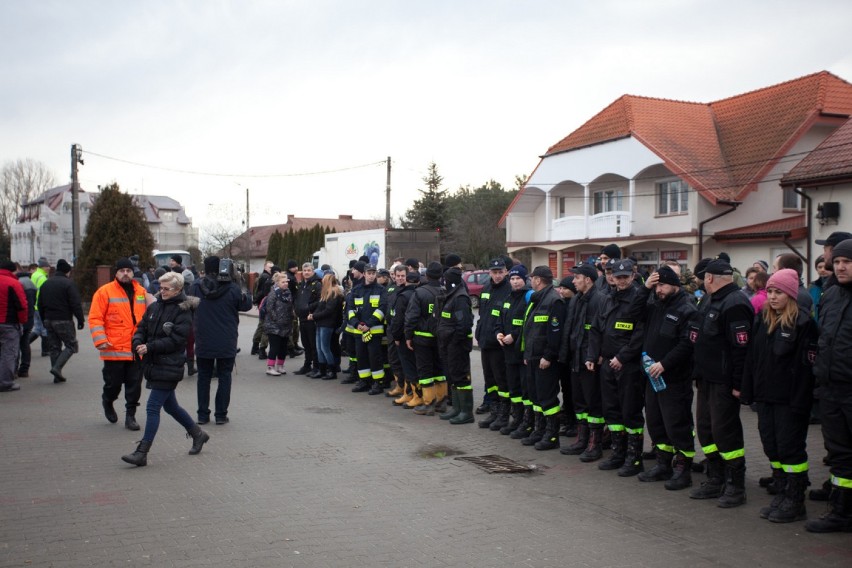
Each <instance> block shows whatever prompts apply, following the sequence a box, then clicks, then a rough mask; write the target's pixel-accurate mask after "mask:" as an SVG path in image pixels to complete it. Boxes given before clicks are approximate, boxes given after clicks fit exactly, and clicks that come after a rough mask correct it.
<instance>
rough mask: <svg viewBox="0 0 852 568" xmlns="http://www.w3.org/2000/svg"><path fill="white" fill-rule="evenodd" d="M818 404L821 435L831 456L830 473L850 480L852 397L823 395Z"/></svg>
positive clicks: (851, 464)
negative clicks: (820, 414) (841, 397)
mask: <svg viewBox="0 0 852 568" xmlns="http://www.w3.org/2000/svg"><path fill="white" fill-rule="evenodd" d="M819 404H820V412H821V413H822V437H823V439H824V441H825V449H826V450H828V455H830V456H831V470H830V471H831V475H832V476H834V477H836V478H839V480H845V481H848V482H852V398H850V397H849V396H847V397H846V399H845V400H844V399H840V398H836V397H831V396H826V395H823V396H822V397H821V398H820V401H819ZM833 481H834V480H833ZM835 485H838V483H835Z"/></svg>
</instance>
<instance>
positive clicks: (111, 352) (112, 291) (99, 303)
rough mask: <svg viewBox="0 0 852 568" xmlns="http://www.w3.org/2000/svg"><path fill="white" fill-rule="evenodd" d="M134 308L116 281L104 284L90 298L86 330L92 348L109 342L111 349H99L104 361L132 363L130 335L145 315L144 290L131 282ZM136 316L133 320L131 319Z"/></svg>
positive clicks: (131, 339)
mask: <svg viewBox="0 0 852 568" xmlns="http://www.w3.org/2000/svg"><path fill="white" fill-rule="evenodd" d="M132 282H133V305H132V310H133V311H132V312H131V303H130V300H129V299H128V298H127V292H125V291H124V288H122V287H121V284H119V283H118V281H117V280H113V281H112V282H110V283H109V284H104V285H103V286H101V287H100V288H98V291H97V292H95V295H94V296H92V307H91V308H90V309H89V331H90V332H91V334H92V341H93V342H94V344H95V347H97V346H98V345H101V344H103V343H106V342H109V343H110V344H111V345H112V347H110V348H109V349H107V350H101V351H99V353H100V354H101V359H102V360H104V361H132V360H133V350H132V347H131V344H132V343H133V333H134V332H135V331H136V324H138V323H139V322H140V321H142V316H143V315H145V307H146V305H145V289H144V288H143V287H142V286H141V285H140V284H139V283H138V282H136V280H133V281H132ZM134 316H135V317H134Z"/></svg>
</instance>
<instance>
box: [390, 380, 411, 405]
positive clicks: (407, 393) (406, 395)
mask: <svg viewBox="0 0 852 568" xmlns="http://www.w3.org/2000/svg"><path fill="white" fill-rule="evenodd" d="M404 385H405V386H404V387H403V389H402V396H401V397H399V398H395V399H394V400H393V403H394V405H395V406H402V405H403V404H405V403H406V402H408V401H409V400H411V399H412V397H413V396H414V394H413V391H414V389H413V388H411V385H410V384H408V383H404Z"/></svg>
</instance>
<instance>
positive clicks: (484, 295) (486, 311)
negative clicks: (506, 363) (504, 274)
mask: <svg viewBox="0 0 852 568" xmlns="http://www.w3.org/2000/svg"><path fill="white" fill-rule="evenodd" d="M511 292H512V286H511V285H510V284H509V279H508V278H504V279H503V280H502V281H501V282H500V283H499V284H495V283H494V281H493V280H489V281H488V283H487V284H485V286H484V287H483V288H482V292H481V293H480V294H479V321H478V322H477V323H476V334H475V335H476V344H477V345H479V348H480V349H502V348H503V346H502V345H501V344H500V342H499V341H497V333H496V332H495V330H494V328H495V326H496V324H497V320H499V319H500V314H501V313H502V312H503V303H504V302H505V301H506V298H508V297H509V294H510V293H511Z"/></svg>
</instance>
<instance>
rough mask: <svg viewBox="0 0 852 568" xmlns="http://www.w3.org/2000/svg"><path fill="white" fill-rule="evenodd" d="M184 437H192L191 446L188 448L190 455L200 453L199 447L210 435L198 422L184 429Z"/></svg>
mask: <svg viewBox="0 0 852 568" xmlns="http://www.w3.org/2000/svg"><path fill="white" fill-rule="evenodd" d="M186 437H187V438H192V448H190V450H189V455H191V456H194V455H196V454H200V453H201V448H202V447H203V446H204V444H206V443H207V441H208V440H210V435H209V434H208V433H207V432H205V431H204V430H202V429H201V426H199V425H198V424H196V425H195V426H193V427H192V428H190V429H189V430H187V431H186Z"/></svg>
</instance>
